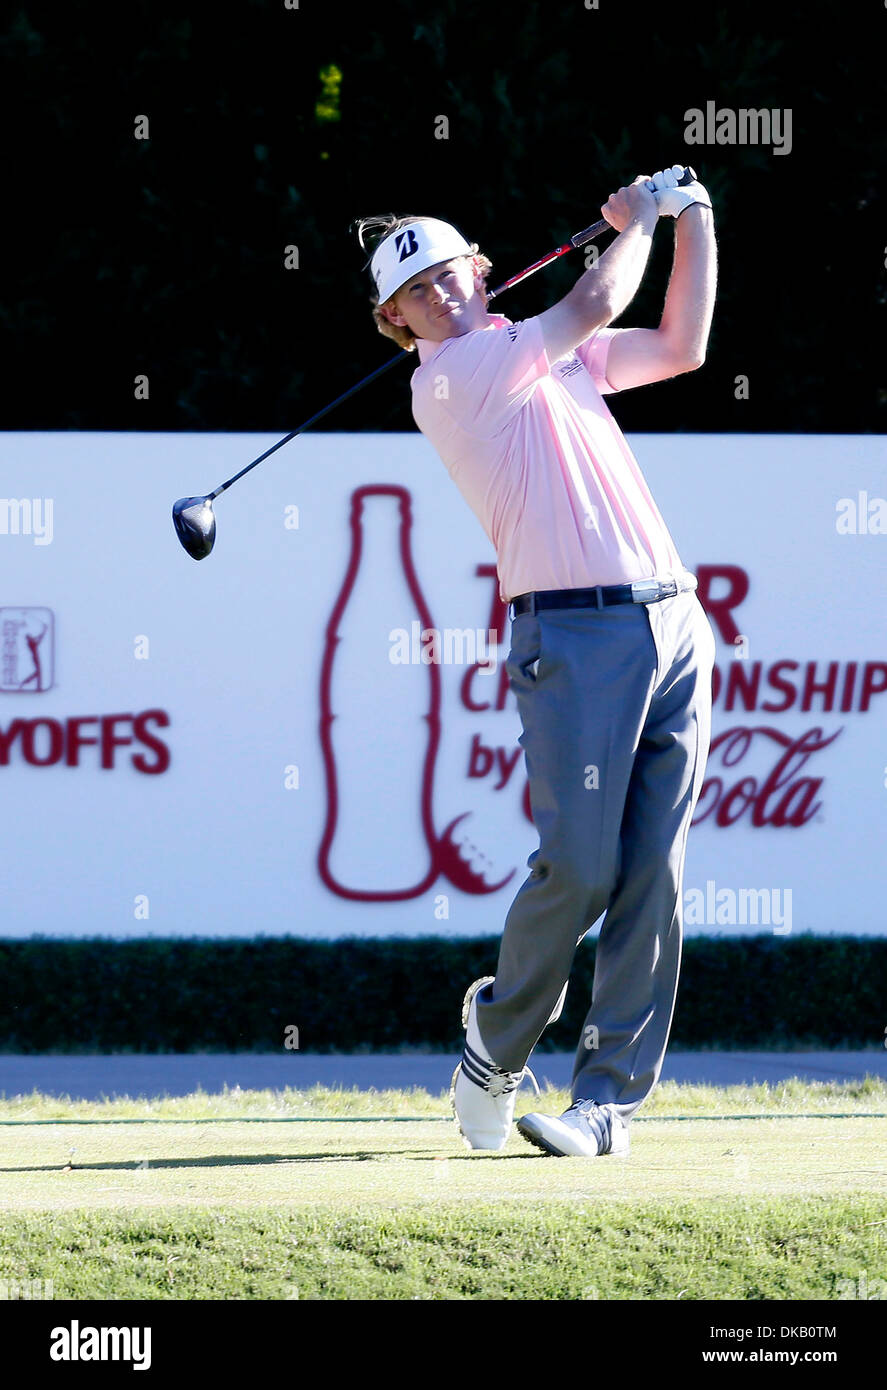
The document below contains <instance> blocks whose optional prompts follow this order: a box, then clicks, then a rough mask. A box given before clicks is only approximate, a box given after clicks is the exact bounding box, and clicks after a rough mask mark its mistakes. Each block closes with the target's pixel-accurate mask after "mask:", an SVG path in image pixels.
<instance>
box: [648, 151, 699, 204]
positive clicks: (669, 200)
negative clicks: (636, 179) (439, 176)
mask: <svg viewBox="0 0 887 1390" xmlns="http://www.w3.org/2000/svg"><path fill="white" fill-rule="evenodd" d="M683 173H684V166H683V164H673V165H672V166H671V168H670V169H660V170H659V172H658V173H657V174H654V175H653V177H652V178H651V179H649V180H648V182H647V188H648V189H649V191H650V192H651V193H652V194H653V197H654V198H655V200H656V204H657V207H658V209H659V216H660V217H680V215H681V213H682V212H686V211H687V208H689V207H692V206H693V204H694V203H701V204H702V206H703V207H707V208H710V207H711V198H710V197H709V195H708V192H707V190H706V189H704V188H703V186H702V184H701V183H699V182H694V183H687V184H684V186H683V187H682V188H678V186H677V183H678V179H679V178H681V177H682V175H683Z"/></svg>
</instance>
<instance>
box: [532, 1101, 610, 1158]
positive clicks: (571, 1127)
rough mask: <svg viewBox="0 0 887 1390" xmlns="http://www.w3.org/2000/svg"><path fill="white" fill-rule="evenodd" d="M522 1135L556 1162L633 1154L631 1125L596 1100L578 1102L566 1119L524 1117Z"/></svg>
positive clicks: (539, 1116) (564, 1116) (561, 1117)
mask: <svg viewBox="0 0 887 1390" xmlns="http://www.w3.org/2000/svg"><path fill="white" fill-rule="evenodd" d="M517 1128H518V1133H519V1134H522V1135H523V1137H524V1139H526V1140H527V1141H528V1142H529V1143H530V1144H535V1145H536V1148H537V1149H541V1150H542V1152H543V1153H547V1154H553V1155H554V1156H555V1157H556V1158H599V1157H602V1156H603V1155H604V1154H622V1155H623V1156H626V1155H627V1154H628V1151H629V1138H628V1125H627V1124H626V1123H625V1121H624V1120H623V1118H622V1116H621V1115H620V1114H619V1113H618V1111H616V1110H614V1109H613V1108H612V1107H611V1106H609V1105H597V1104H596V1102H595V1101H593V1100H576V1101H574V1102H573V1104H572V1105H571V1106H570V1108H569V1110H565V1111H564V1113H563V1115H559V1116H554V1115H536V1114H529V1115H523V1116H522V1117H521V1119H520V1120H518V1122H517Z"/></svg>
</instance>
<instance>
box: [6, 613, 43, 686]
mask: <svg viewBox="0 0 887 1390" xmlns="http://www.w3.org/2000/svg"><path fill="white" fill-rule="evenodd" d="M54 626H55V625H54V621H53V616H52V609H51V608H0V691H5V692H7V693H11V692H13V691H14V692H15V693H16V694H21V692H22V691H25V692H27V693H33V692H39V691H43V690H49V689H50V688H51V687H52V683H53V676H54V666H55V662H54Z"/></svg>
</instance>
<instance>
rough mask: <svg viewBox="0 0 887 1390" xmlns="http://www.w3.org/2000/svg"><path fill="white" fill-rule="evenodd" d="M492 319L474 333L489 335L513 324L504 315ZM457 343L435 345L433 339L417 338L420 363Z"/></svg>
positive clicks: (448, 340)
mask: <svg viewBox="0 0 887 1390" xmlns="http://www.w3.org/2000/svg"><path fill="white" fill-rule="evenodd" d="M490 319H491V322H490V323H488V324H487V326H486V328H478V329H475V330H474V331H475V332H476V333H488V332H489V331H490V329H491V328H504V327H505V326H506V325H507V324H510V323H511V319H507V318H504V317H503V315H502V314H490ZM465 336H466V337H467V334H466V335H465ZM455 341H456V339H455V338H444V339H443V341H442V342H440V343H435V342H433V341H432V340H431V338H417V339H416V351H417V352H418V354H419V361H420V362H421V363H425V362H428V361H429V360H430V359H431V358H432V357H434V356H435V355H436V354H437V353H438V352H440V350H441V348H443V347H446V345H447V343H453V342H455Z"/></svg>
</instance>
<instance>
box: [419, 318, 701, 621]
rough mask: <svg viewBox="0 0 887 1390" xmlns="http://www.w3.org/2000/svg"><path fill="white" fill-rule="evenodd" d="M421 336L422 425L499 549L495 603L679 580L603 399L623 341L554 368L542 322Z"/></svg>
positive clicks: (582, 352) (610, 332) (606, 339)
mask: <svg viewBox="0 0 887 1390" xmlns="http://www.w3.org/2000/svg"><path fill="white" fill-rule="evenodd" d="M491 318H492V323H491V325H490V326H489V327H488V328H483V329H478V330H476V331H475V332H473V333H466V334H464V335H463V336H461V337H458V338H448V339H446V340H445V341H444V342H442V343H434V342H431V341H430V339H427V338H417V339H416V346H417V350H418V353H419V362H420V365H419V366H418V367H417V368H416V370H415V372H414V373H413V376H412V383H411V384H412V390H413V418H414V419H415V421H416V424H417V425H418V426H419V429H420V430H421V431H422V433H423V434H424V435H425V437H426V438H427V439H428V440H429V442H430V443H431V444H432V445H433V447H434V448H435V449H436V451H437V453H438V454H439V455H440V457H441V459H442V460H443V462H444V464H445V465H446V467H447V469H448V471H449V473H450V477H451V478H452V479H453V481H454V483H455V484H456V486H457V487H458V488H459V490H460V492H461V493H462V495H463V497H464V498H465V500H466V501H467V502H468V504H469V506H470V507H471V508H472V510H473V511H474V513H475V515H476V516H477V518H478V520H479V521H480V523H481V525H482V526H483V528H484V530H485V531H486V533H487V535H488V536H489V538H490V540H491V541H492V543H493V545H494V546H495V549H496V556H497V561H498V572H499V592H500V595H501V597H502V598H503V599H504V600H505V601H506V602H509V601H510V600H511V599H513V598H515V597H516V596H517V595H518V594H525V593H529V592H530V590H532V589H577V588H578V589H584V588H589V587H591V586H592V585H595V584H625V583H628V582H629V581H631V580H633V579H649V578H651V577H652V576H653V575H656V576H658V577H659V578H668V577H673V578H678V577H679V576H680V574H681V573H682V571H683V569H684V566H683V565H682V563H681V561H680V558H679V556H678V553H677V549H676V547H675V545H674V542H673V541H672V538H671V536H670V535H669V533H668V529H667V527H666V525H665V522H664V521H663V520H662V517H661V516H660V514H659V510H658V508H657V506H656V503H655V502H654V501H653V498H652V496H651V494H650V490H649V488H648V487H647V484H646V482H645V481H644V477H643V474H642V473H641V470H640V468H639V467H638V464H637V460H636V459H635V457H634V455H633V454H632V452H631V450H630V449H629V447H628V445H627V444H626V442H625V438H624V436H623V434H622V431H621V430H620V429H619V426H618V425H617V424H616V421H615V420H614V419H613V416H612V415H611V414H610V412H609V410H608V409H607V406H606V405H605V404H604V401H603V400H602V396H605V395H609V394H611V393H612V392H613V390H614V388H613V387H612V386H611V385H610V383H609V382H608V381H607V377H606V368H607V353H608V351H609V347H610V342H611V340H612V338H613V337H614V335H615V333H617V332H618V331H619V330H618V329H599V330H598V332H597V333H596V334H594V335H593V336H592V337H591V338H589V339H587V340H586V342H584V343H581V344H580V346H579V347H578V348H577V349H576V350H575V352H571V353H569V354H568V355H567V356H566V357H563V358H560V359H559V360H558V361H557V362H553V363H552V362H549V360H548V355H547V353H546V351H545V344H544V340H543V336H542V328H541V326H540V324H539V320H538V319H537V318H529V319H524V320H522V321H521V322H520V323H512V322H511V320H510V319H506V318H502V317H500V316H498V315H491Z"/></svg>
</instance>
